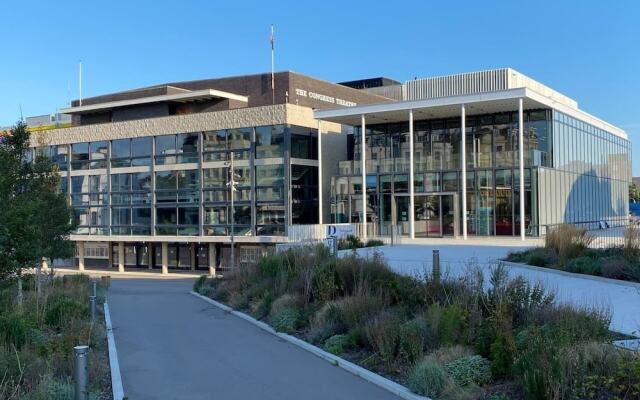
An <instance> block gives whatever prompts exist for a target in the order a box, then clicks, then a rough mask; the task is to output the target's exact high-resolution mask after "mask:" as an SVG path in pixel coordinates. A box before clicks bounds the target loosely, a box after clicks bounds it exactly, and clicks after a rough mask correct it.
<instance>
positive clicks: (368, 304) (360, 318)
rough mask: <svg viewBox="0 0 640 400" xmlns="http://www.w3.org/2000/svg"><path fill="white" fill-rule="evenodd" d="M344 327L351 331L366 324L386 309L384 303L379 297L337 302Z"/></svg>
mask: <svg viewBox="0 0 640 400" xmlns="http://www.w3.org/2000/svg"><path fill="white" fill-rule="evenodd" d="M336 306H337V307H338V308H339V310H340V315H341V318H342V322H343V323H344V326H345V327H346V328H347V329H348V330H349V329H353V328H357V327H359V326H361V325H362V324H364V322H365V321H367V320H368V319H369V318H371V317H372V316H373V315H375V314H377V313H378V312H379V311H380V310H382V309H383V308H384V302H383V301H382V299H381V298H379V297H377V296H369V295H363V296H349V297H343V298H341V299H339V300H337V301H336Z"/></svg>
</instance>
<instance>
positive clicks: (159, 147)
mask: <svg viewBox="0 0 640 400" xmlns="http://www.w3.org/2000/svg"><path fill="white" fill-rule="evenodd" d="M175 153H176V135H164V136H156V155H171V154H175Z"/></svg>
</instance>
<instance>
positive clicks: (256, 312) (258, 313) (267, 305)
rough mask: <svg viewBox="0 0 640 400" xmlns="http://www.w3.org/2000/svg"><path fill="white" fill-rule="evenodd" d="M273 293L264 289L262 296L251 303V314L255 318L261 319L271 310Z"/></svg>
mask: <svg viewBox="0 0 640 400" xmlns="http://www.w3.org/2000/svg"><path fill="white" fill-rule="evenodd" d="M273 300H274V299H273V294H272V293H271V291H269V290H266V291H265V292H264V293H263V295H262V296H260V297H259V298H257V299H256V300H254V301H253V302H252V303H251V314H252V315H253V316H254V317H255V318H257V319H263V318H265V317H266V316H267V315H269V313H270V312H271V305H272V304H273Z"/></svg>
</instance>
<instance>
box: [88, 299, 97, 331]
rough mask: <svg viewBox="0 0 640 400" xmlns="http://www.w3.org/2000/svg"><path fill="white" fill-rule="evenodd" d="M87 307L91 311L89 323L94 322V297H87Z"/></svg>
mask: <svg viewBox="0 0 640 400" xmlns="http://www.w3.org/2000/svg"><path fill="white" fill-rule="evenodd" d="M89 307H90V310H91V323H92V324H93V323H94V322H96V296H91V297H89Z"/></svg>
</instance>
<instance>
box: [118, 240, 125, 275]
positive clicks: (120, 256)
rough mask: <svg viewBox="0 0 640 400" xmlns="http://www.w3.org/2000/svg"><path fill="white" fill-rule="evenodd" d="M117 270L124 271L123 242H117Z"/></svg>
mask: <svg viewBox="0 0 640 400" xmlns="http://www.w3.org/2000/svg"><path fill="white" fill-rule="evenodd" d="M118 272H124V242H118Z"/></svg>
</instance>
